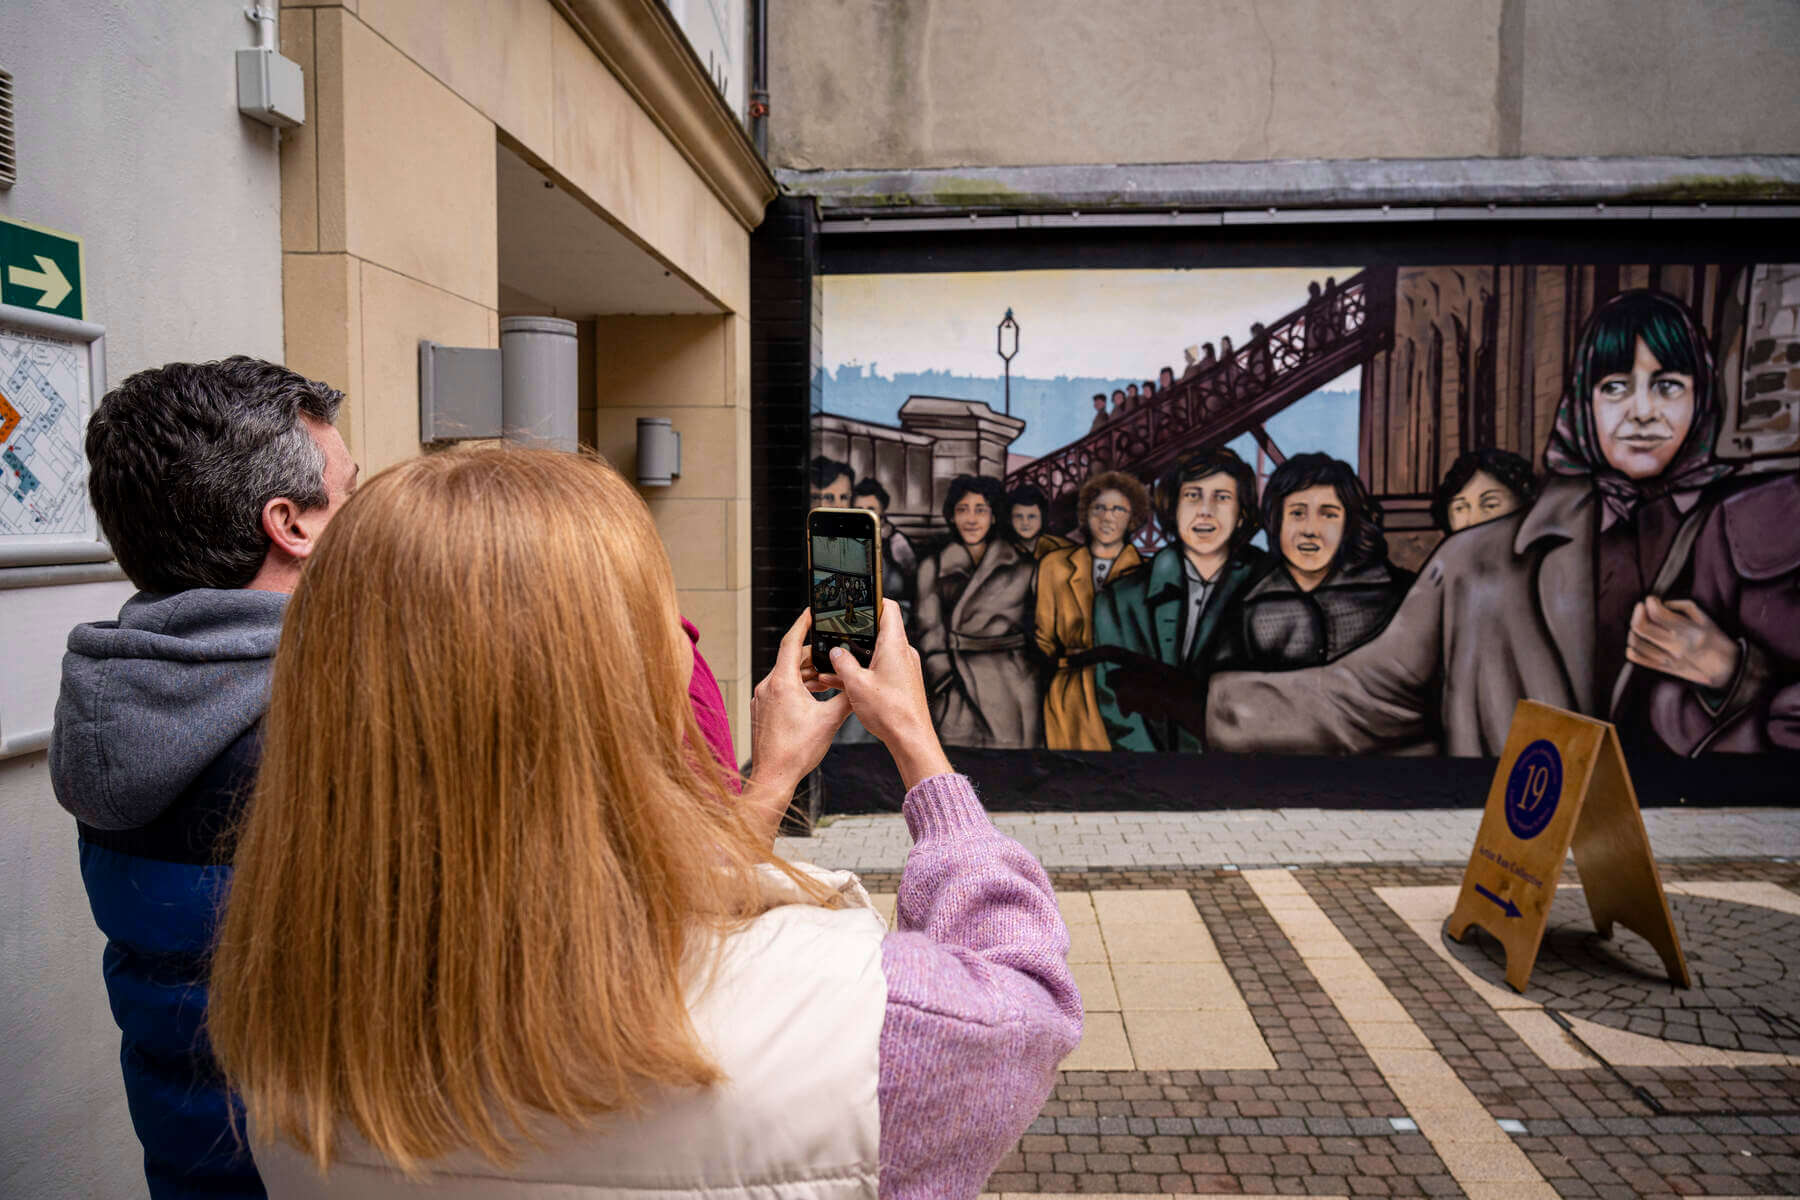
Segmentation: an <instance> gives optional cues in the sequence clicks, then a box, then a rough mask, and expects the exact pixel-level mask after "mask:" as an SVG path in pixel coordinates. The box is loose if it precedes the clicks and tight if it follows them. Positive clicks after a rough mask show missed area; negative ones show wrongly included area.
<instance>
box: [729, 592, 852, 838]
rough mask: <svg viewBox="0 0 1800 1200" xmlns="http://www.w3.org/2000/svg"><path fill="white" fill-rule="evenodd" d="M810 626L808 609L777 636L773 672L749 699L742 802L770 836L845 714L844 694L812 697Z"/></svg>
mask: <svg viewBox="0 0 1800 1200" xmlns="http://www.w3.org/2000/svg"><path fill="white" fill-rule="evenodd" d="M811 625H812V609H810V608H809V609H806V610H805V611H803V612H802V613H801V614H800V618H799V620H797V621H795V622H794V623H793V625H792V626H790V627H789V629H788V631H787V633H786V634H785V635H783V636H782V639H781V649H780V651H779V652H778V653H777V654H776V656H775V667H774V669H773V670H771V671H770V672H769V673H768V675H766V676H764V678H763V681H762V682H761V683H759V684H757V685H756V690H755V691H754V692H753V693H751V696H750V761H751V774H750V781H749V784H748V785H747V786H746V787H745V788H744V803H745V804H746V805H748V806H750V807H751V809H752V810H753V812H752V815H753V816H754V817H755V818H756V819H758V820H760V821H761V822H763V823H764V824H766V825H767V826H768V831H769V836H770V837H774V836H775V830H776V829H777V828H778V827H779V826H780V824H781V814H782V813H784V812H786V811H787V807H788V804H789V802H790V801H791V800H792V799H793V796H794V788H796V787H797V786H799V783H800V781H801V780H802V779H804V778H806V776H807V775H808V774H809V773H810V772H811V771H812V769H813V768H814V767H816V766H818V765H819V760H820V759H822V758H824V757H825V751H826V750H828V749H830V748H831V739H832V738H833V737H834V736H835V735H836V734H837V731H838V727H839V726H840V725H842V724H843V723H844V718H845V717H848V716H849V715H850V701H849V700H848V699H846V698H845V697H844V696H841V695H839V696H833V697H832V698H831V699H829V700H816V699H814V698H813V692H815V691H820V690H823V689H822V688H820V687H818V685H817V682H816V674H817V673H816V672H811V671H809V670H807V669H805V665H804V664H805V663H806V662H807V661H808V659H809V655H808V653H807V645H806V634H807V630H808V629H809V628H810V627H811ZM809 675H812V676H813V677H814V678H812V679H809V678H808V676H809Z"/></svg>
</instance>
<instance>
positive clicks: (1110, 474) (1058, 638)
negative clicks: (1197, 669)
mask: <svg viewBox="0 0 1800 1200" xmlns="http://www.w3.org/2000/svg"><path fill="white" fill-rule="evenodd" d="M1077 504H1078V506H1079V515H1080V524H1081V528H1082V529H1083V530H1085V531H1086V533H1087V542H1086V544H1085V545H1079V546H1069V547H1067V548H1066V549H1062V550H1052V551H1051V552H1050V553H1049V554H1047V555H1045V556H1044V560H1043V562H1042V563H1040V564H1039V566H1038V576H1037V644H1038V649H1039V650H1041V651H1043V654H1044V657H1045V658H1047V659H1049V660H1050V662H1051V663H1052V664H1053V665H1054V666H1055V667H1056V674H1055V675H1054V676H1052V677H1051V679H1050V686H1049V688H1048V690H1047V691H1046V692H1045V695H1044V740H1045V742H1046V744H1048V745H1049V747H1050V748H1051V749H1052V750H1109V749H1111V748H1112V742H1111V741H1110V740H1109V739H1108V738H1107V736H1106V725H1105V723H1104V722H1103V721H1102V720H1101V718H1100V701H1099V699H1098V696H1097V695H1096V693H1095V691H1094V668H1093V667H1071V666H1070V665H1069V656H1070V655H1071V654H1076V653H1079V652H1080V651H1082V650H1086V649H1088V648H1089V647H1090V646H1092V645H1093V644H1094V596H1095V593H1097V592H1098V591H1099V590H1100V589H1101V588H1103V587H1105V586H1106V585H1107V584H1108V583H1109V582H1110V581H1112V580H1114V579H1117V578H1119V577H1120V576H1121V575H1125V574H1127V573H1128V572H1130V571H1132V570H1133V569H1135V568H1136V567H1138V566H1139V565H1140V564H1141V563H1142V561H1143V559H1142V558H1141V557H1140V556H1139V555H1138V552H1137V548H1136V547H1135V546H1132V545H1131V544H1130V542H1131V537H1132V535H1133V534H1135V533H1136V532H1137V531H1138V530H1139V529H1141V528H1143V525H1144V522H1146V521H1148V520H1149V519H1150V494H1149V492H1147V491H1146V490H1145V489H1144V485H1143V484H1142V483H1139V482H1138V481H1137V479H1135V478H1134V477H1132V476H1130V475H1127V474H1125V473H1124V472H1122V471H1105V472H1102V473H1101V474H1099V475H1096V476H1094V477H1093V478H1092V479H1089V480H1088V481H1087V482H1086V483H1084V484H1082V485H1081V491H1080V493H1079V496H1078V499H1077Z"/></svg>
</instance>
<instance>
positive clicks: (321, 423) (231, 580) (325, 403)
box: [50, 358, 357, 1200]
mask: <svg viewBox="0 0 1800 1200" xmlns="http://www.w3.org/2000/svg"><path fill="white" fill-rule="evenodd" d="M342 400H343V395H342V393H340V392H338V391H337V390H336V389H335V388H332V387H329V386H327V385H326V384H323V383H317V382H314V381H313V380H310V379H307V378H305V377H304V376H301V375H298V374H296V373H294V372H293V371H290V370H288V369H287V368H285V367H280V366H277V365H275V364H274V363H268V362H262V361H260V360H257V359H252V358H229V359H226V360H224V361H223V362H215V363H171V364H169V365H168V366H164V367H160V368H157V369H154V370H148V371H140V372H138V373H137V374H135V375H133V376H131V377H130V378H128V379H126V380H125V381H124V382H123V383H121V384H120V385H119V386H118V387H116V388H114V389H113V390H112V391H111V392H109V393H107V395H106V397H105V398H104V399H103V400H101V402H100V406H99V408H98V409H97V410H96V411H95V413H94V415H93V417H92V419H91V420H90V421H89V422H88V427H87V457H88V491H89V495H90V496H91V497H92V499H93V502H94V509H95V512H96V514H97V515H98V517H99V520H100V527H101V529H102V530H103V531H104V532H105V534H106V537H107V540H108V541H109V542H110V543H111V544H112V549H113V553H114V554H115V555H116V556H117V557H118V560H119V565H120V566H121V567H123V568H124V570H125V573H126V575H128V576H129V577H130V578H131V581H132V582H133V583H134V584H136V585H137V587H138V588H139V591H138V593H137V594H136V595H135V596H133V597H132V598H131V599H130V600H128V601H126V603H125V607H124V608H123V609H121V610H120V612H119V616H118V619H117V620H113V621H99V622H95V623H93V624H88V625H78V626H76V627H75V629H74V630H73V632H71V633H70V634H69V646H68V653H67V654H66V655H65V656H64V658H63V676H62V692H61V695H60V696H59V697H58V699H57V703H56V727H55V731H54V733H53V734H52V738H51V745H50V771H51V779H52V782H53V784H54V786H55V789H56V798H57V800H58V802H59V803H61V804H62V806H63V807H64V808H66V809H68V810H69V812H70V813H72V814H74V816H75V818H76V822H77V829H78V831H79V835H80V837H79V846H80V854H81V875H82V881H83V883H84V884H85V885H86V887H87V893H88V902H89V904H90V905H91V906H92V908H93V912H94V919H95V921H96V923H97V924H98V925H99V926H100V930H101V932H102V933H104V934H105V935H106V938H107V945H106V951H105V955H104V959H103V964H104V972H105V977H106V988H107V994H108V998H109V999H110V1001H111V1003H112V1011H113V1017H114V1018H115V1019H116V1020H117V1021H118V1023H119V1028H120V1030H121V1032H122V1033H123V1035H124V1036H123V1039H122V1044H121V1047H120V1062H121V1065H122V1067H123V1069H124V1075H125V1094H126V1100H127V1103H128V1105H129V1107H130V1110H131V1121H132V1125H133V1126H134V1128H135V1129H136V1131H137V1135H138V1139H139V1141H141V1142H142V1143H143V1146H144V1173H145V1176H146V1177H147V1180H148V1183H149V1187H150V1194H151V1196H152V1197H154V1198H155V1200H165V1198H167V1197H185V1196H200V1195H205V1196H209V1197H217V1196H262V1195H264V1194H265V1193H264V1190H263V1186H262V1182H261V1180H260V1179H259V1178H258V1176H257V1173H256V1168H255V1166H254V1164H253V1163H252V1162H251V1160H250V1155H249V1151H248V1149H247V1141H246V1139H245V1138H244V1137H243V1136H242V1132H243V1131H242V1122H241V1113H242V1110H241V1108H240V1107H239V1106H238V1105H237V1104H236V1101H235V1100H234V1098H233V1097H232V1096H231V1095H230V1093H229V1091H228V1090H227V1088H226V1086H225V1083H224V1081H223V1079H222V1078H221V1077H220V1074H219V1069H218V1066H217V1064H216V1063H215V1062H214V1061H213V1059H212V1055H211V1052H210V1050H209V1049H208V1047H207V1044H206V1040H205V1037H204V1034H203V1023H204V1019H205V1015H206V973H207V956H208V952H209V948H210V946H211V945H212V941H213V933H214V922H215V919H216V915H217V910H218V906H219V901H220V900H221V899H222V897H223V891H224V887H225V885H226V884H227V882H228V881H229V877H230V862H231V849H232V848H231V845H230V841H229V835H230V831H231V830H232V829H233V828H234V827H235V824H236V818H237V815H238V812H239V808H240V806H241V804H242V802H243V801H244V799H245V798H246V794H247V792H248V789H249V785H250V784H251V782H252V781H253V779H254V777H255V773H256V767H257V764H258V760H259V758H260V753H261V744H262V718H263V714H264V713H265V712H266V711H267V709H268V701H269V677H270V672H271V669H272V667H273V665H274V655H275V645H276V642H277V641H278V640H279V638H280V635H281V620H282V615H283V612H284V611H285V609H286V606H287V599H288V594H289V593H290V592H292V591H293V590H294V586H295V584H296V583H298V582H299V578H300V568H301V566H302V564H304V563H305V561H306V559H307V557H308V556H309V555H311V554H312V552H313V549H314V547H315V546H316V545H317V544H318V539H319V535H320V534H321V533H322V532H323V531H324V529H325V526H326V523H327V522H329V521H330V520H331V518H332V515H333V514H334V513H336V512H337V510H338V508H339V507H340V506H341V505H342V504H343V502H344V501H345V499H346V498H348V496H349V495H350V492H351V491H352V490H353V489H354V488H355V487H356V476H357V467H356V464H355V463H353V462H352V461H351V459H350V454H349V451H348V450H346V449H345V447H344V441H343V438H341V437H340V436H338V432H337V430H336V429H334V428H333V427H332V422H333V421H334V420H335V419H336V418H337V411H338V406H339V404H340V403H341V402H342Z"/></svg>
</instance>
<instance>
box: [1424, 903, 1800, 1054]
mask: <svg viewBox="0 0 1800 1200" xmlns="http://www.w3.org/2000/svg"><path fill="white" fill-rule="evenodd" d="M1669 907H1670V910H1671V912H1672V913H1673V914H1674V917H1675V928H1676V932H1677V933H1678V934H1679V935H1680V938H1681V944H1682V947H1683V948H1684V953H1685V955H1686V958H1687V963H1688V971H1689V974H1690V975H1691V976H1692V977H1693V981H1694V986H1693V987H1692V988H1685V989H1684V988H1677V987H1674V986H1672V985H1671V984H1670V983H1669V981H1668V976H1667V973H1666V972H1665V970H1664V968H1663V964H1662V960H1661V959H1660V958H1658V957H1657V955H1656V952H1655V951H1654V950H1652V949H1651V948H1650V945H1649V943H1647V942H1645V941H1644V940H1643V939H1642V938H1637V937H1629V936H1623V935H1615V936H1614V937H1613V938H1611V939H1610V940H1608V939H1604V938H1602V937H1600V935H1599V934H1598V933H1596V932H1595V931H1594V928H1593V924H1592V921H1591V919H1590V917H1589V916H1588V912H1587V907H1586V903H1585V901H1584V900H1583V899H1582V897H1581V895H1580V894H1579V893H1578V892H1576V891H1574V890H1572V889H1562V890H1559V891H1558V892H1557V895H1556V898H1555V900H1554V901H1552V902H1551V905H1550V925H1549V928H1548V929H1546V930H1545V932H1544V940H1543V943H1542V946H1541V948H1540V950H1539V951H1538V958H1537V965H1536V967H1535V969H1534V970H1533V971H1532V975H1531V983H1532V986H1533V987H1534V988H1542V989H1544V991H1545V992H1547V993H1548V995H1546V996H1545V997H1544V998H1543V1003H1544V1007H1545V1008H1547V1009H1550V1010H1552V1011H1555V1012H1565V1013H1569V1014H1570V1015H1576V1016H1581V1017H1585V1018H1586V1019H1588V1020H1590V1021H1593V1022H1595V1023H1596V1024H1600V1025H1607V1026H1611V1027H1613V1028H1615V1029H1623V1030H1626V1031H1628V1032H1630V1033H1640V1034H1644V1035H1646V1036H1648V1037H1654V1038H1661V1039H1663V1040H1666V1041H1675V1042H1688V1043H1693V1044H1698V1045H1705V1046H1717V1047H1720V1048H1721V1049H1726V1050H1759V1051H1773V1052H1779V1053H1783V1054H1800V974H1795V971H1800V916H1794V915H1792V914H1789V913H1781V912H1775V911H1773V910H1771V909H1767V908H1759V907H1755V906H1752V905H1747V904H1733V903H1729V902H1727V901H1724V900H1712V899H1706V898H1703V897H1699V896H1681V895H1670V896H1669ZM1447 944H1448V946H1449V949H1450V952H1451V953H1452V954H1454V955H1456V957H1457V958H1458V959H1460V960H1461V961H1462V962H1463V963H1464V964H1465V965H1467V966H1468V967H1469V968H1470V969H1471V970H1472V971H1473V972H1474V973H1475V974H1476V975H1478V976H1480V977H1482V978H1483V979H1486V980H1488V981H1489V982H1491V983H1495V984H1503V983H1504V982H1505V976H1506V953H1505V951H1504V949H1502V947H1501V945H1500V943H1499V941H1498V940H1497V939H1495V938H1493V937H1490V936H1488V935H1487V934H1486V933H1485V932H1483V931H1482V930H1480V929H1479V928H1477V929H1476V930H1475V931H1474V935H1473V936H1470V937H1466V938H1465V939H1464V942H1463V944H1461V945H1459V944H1457V943H1456V942H1448V943H1447ZM1790 964H1795V965H1794V967H1792V968H1790Z"/></svg>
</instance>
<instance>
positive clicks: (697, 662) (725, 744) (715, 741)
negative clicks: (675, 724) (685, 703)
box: [681, 617, 739, 792]
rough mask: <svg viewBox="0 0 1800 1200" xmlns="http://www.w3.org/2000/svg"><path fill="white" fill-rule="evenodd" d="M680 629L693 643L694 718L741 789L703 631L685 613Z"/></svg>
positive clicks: (690, 694)
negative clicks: (702, 650)
mask: <svg viewBox="0 0 1800 1200" xmlns="http://www.w3.org/2000/svg"><path fill="white" fill-rule="evenodd" d="M681 629H682V632H683V633H686V634H687V635H688V641H690V642H692V643H693V644H694V674H693V677H692V678H691V679H689V680H688V700H689V701H690V702H691V703H692V704H693V706H694V719H695V720H696V721H698V722H700V732H701V733H702V734H703V735H704V736H705V737H706V744H707V745H708V746H710V747H711V748H712V752H713V757H714V758H716V759H718V760H719V763H720V765H722V766H723V767H724V768H725V770H726V772H727V778H726V782H727V784H728V785H729V786H730V788H731V790H732V791H734V792H735V791H738V790H739V784H738V776H737V769H738V762H737V751H736V750H734V749H733V748H732V745H731V721H730V720H729V719H728V718H727V717H726V715H725V696H724V694H723V693H722V692H720V691H719V681H718V680H717V679H715V678H713V673H712V668H711V667H709V666H707V665H706V660H705V659H704V658H702V657H700V631H699V630H698V629H696V628H694V623H693V622H692V621H689V620H688V619H687V618H686V617H683V618H681Z"/></svg>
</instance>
